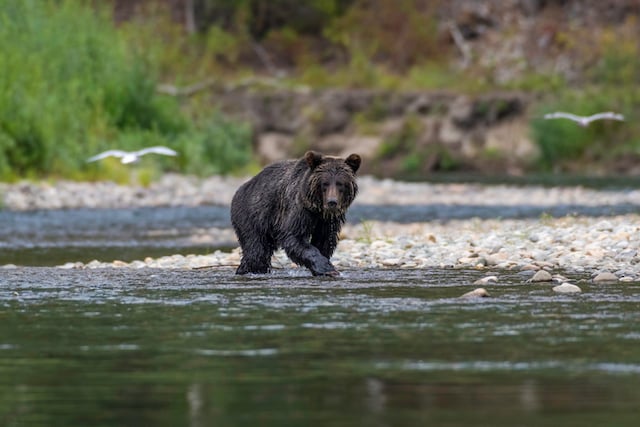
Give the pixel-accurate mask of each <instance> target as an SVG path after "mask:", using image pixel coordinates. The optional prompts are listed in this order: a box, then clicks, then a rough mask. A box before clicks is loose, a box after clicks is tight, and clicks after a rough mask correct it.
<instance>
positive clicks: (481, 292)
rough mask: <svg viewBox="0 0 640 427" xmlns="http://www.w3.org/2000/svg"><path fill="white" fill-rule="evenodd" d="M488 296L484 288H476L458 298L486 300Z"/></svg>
mask: <svg viewBox="0 0 640 427" xmlns="http://www.w3.org/2000/svg"><path fill="white" fill-rule="evenodd" d="M488 296H489V292H487V290H486V289H485V288H477V289H474V290H472V291H470V292H467V293H466V294H463V295H462V296H460V298H486V297H488Z"/></svg>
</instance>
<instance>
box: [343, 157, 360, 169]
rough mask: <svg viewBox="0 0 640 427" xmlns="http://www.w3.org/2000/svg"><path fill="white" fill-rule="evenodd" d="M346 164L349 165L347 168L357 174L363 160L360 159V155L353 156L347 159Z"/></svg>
mask: <svg viewBox="0 0 640 427" xmlns="http://www.w3.org/2000/svg"><path fill="white" fill-rule="evenodd" d="M344 162H345V163H346V164H347V166H349V167H350V168H351V170H352V171H353V173H356V172H357V171H358V169H359V168H360V162H362V159H361V158H360V156H359V155H357V154H352V155H350V156H349V157H347V159H346V160H345V161H344Z"/></svg>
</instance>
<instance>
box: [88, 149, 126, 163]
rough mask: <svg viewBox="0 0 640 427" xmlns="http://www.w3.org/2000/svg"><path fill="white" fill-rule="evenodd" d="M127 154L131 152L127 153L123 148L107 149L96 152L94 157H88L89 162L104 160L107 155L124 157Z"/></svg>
mask: <svg viewBox="0 0 640 427" xmlns="http://www.w3.org/2000/svg"><path fill="white" fill-rule="evenodd" d="M127 154H129V153H127V152H126V151H122V150H107V151H105V152H103V153H100V154H96V155H95V156H93V157H89V158H88V159H87V162H95V161H96V160H102V159H104V158H106V157H124V156H126V155H127Z"/></svg>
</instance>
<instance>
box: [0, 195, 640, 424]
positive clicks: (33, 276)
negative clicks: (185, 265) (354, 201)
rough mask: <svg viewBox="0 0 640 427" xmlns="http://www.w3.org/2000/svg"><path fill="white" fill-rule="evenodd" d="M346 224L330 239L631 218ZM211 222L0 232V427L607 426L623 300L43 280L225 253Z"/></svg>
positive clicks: (173, 277)
mask: <svg viewBox="0 0 640 427" xmlns="http://www.w3.org/2000/svg"><path fill="white" fill-rule="evenodd" d="M542 209H543V208H540V207H536V206H515V207H514V206H512V207H509V206H484V207H483V206H439V205H416V206H404V207H402V208H399V207H397V206H394V207H391V206H389V207H385V206H366V205H360V206H354V208H353V209H352V210H351V211H350V212H349V220H350V221H352V222H357V221H361V220H375V219H384V220H393V221H398V222H416V221H427V220H445V219H448V218H470V217H480V218H482V217H502V218H509V217H510V218H526V217H539V216H540V215H541V214H542V213H547V214H552V215H566V214H569V213H578V214H582V215H610V214H615V213H628V212H634V211H636V210H637V206H626V205H615V206H600V207H589V206H554V207H551V208H544V210H542ZM228 228H229V218H228V208H226V207H216V206H207V207H195V208H185V207H171V208H137V209H118V210H99V209H98V210H89V209H75V210H73V209H70V210H58V211H56V210H51V211H35V212H23V213H17V212H8V211H7V212H0V265H4V264H17V265H18V267H15V268H0V425H2V426H31V425H46V426H51V425H60V426H89V425H99V426H124V425H132V426H134V425H135V426H141V425H150V426H183V425H184V426H210V425H221V426H240V425H247V426H256V425H259V426H287V425H296V426H297V425H305V426H326V425H331V426H354V425H356V426H359V425H361V426H409V425H420V426H423V425H450V426H454V425H465V426H466V425H476V426H477V425H486V426H515V425H518V426H539V425H543V424H544V425H559V424H562V425H563V426H580V427H583V426H585V425H588V426H624V425H634V426H635V425H637V420H638V408H639V407H640V406H639V405H640V326H638V325H640V292H638V291H639V290H640V284H639V283H620V284H610V285H594V284H592V283H591V282H590V280H588V279H589V278H588V277H576V276H575V275H573V276H572V275H571V273H570V272H565V274H566V275H568V276H569V278H570V279H572V280H573V281H574V282H576V283H578V284H579V285H580V287H581V288H582V289H583V293H581V294H578V295H561V294H556V293H555V292H553V291H552V290H551V287H552V286H553V285H552V284H550V283H544V284H531V283H527V282H526V280H525V279H526V278H525V277H523V276H521V275H519V274H518V273H517V272H507V271H499V272H495V273H496V274H498V276H499V282H498V283H497V284H491V285H487V286H486V287H487V289H488V290H489V292H490V294H491V297H489V298H482V299H461V298H459V297H460V296H461V295H462V294H464V293H465V292H468V291H470V290H472V289H474V288H475V287H476V286H475V285H473V282H474V281H475V280H477V279H478V278H480V277H482V276H484V275H486V272H482V271H475V270H468V271H467V270H452V269H436V270H392V269H376V270H345V271H343V272H342V273H343V274H342V276H341V277H340V278H337V279H329V278H314V277H311V276H310V274H309V273H308V272H307V271H306V270H304V269H296V270H287V269H280V270H276V271H275V272H274V273H273V274H270V275H266V276H253V277H238V276H235V275H234V274H233V270H231V269H229V268H222V269H203V270H154V269H148V268H146V269H139V270H137V269H130V268H120V269H115V268H114V269H112V268H108V269H96V270H90V269H60V268H53V267H51V266H53V265H58V264H63V263H65V262H69V261H83V262H87V261H90V260H92V259H99V260H102V261H110V260H113V259H121V260H124V261H130V260H133V259H143V258H144V257H146V256H160V255H168V254H175V253H183V254H187V253H206V252H208V251H212V250H214V249H225V248H227V249H228V248H231V247H235V246H236V245H237V243H236V242H235V240H234V239H233V235H232V234H229V233H227V234H222V236H228V237H227V238H226V240H225V238H219V239H217V240H215V239H214V240H213V241H205V242H202V241H198V240H197V239H196V240H194V238H193V236H194V235H201V234H205V235H206V234H209V233H211V232H212V230H227V231H229V230H228Z"/></svg>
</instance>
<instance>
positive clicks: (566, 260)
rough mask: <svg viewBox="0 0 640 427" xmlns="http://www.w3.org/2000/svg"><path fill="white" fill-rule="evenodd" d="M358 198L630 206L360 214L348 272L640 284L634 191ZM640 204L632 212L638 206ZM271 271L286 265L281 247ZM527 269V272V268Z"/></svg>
mask: <svg viewBox="0 0 640 427" xmlns="http://www.w3.org/2000/svg"><path fill="white" fill-rule="evenodd" d="M246 179H247V178H235V177H219V176H215V177H210V178H207V179H198V178H194V177H189V176H181V175H172V174H169V175H166V176H164V177H163V178H162V179H161V180H159V181H157V182H155V183H153V184H151V185H150V186H148V187H137V186H121V185H116V184H114V183H111V182H96V183H79V182H66V181H58V182H54V183H48V182H39V183H27V182H25V183H18V184H0V197H1V198H2V201H3V204H2V206H3V208H4V209H9V210H14V211H28V210H36V209H67V208H126V207H140V206H176V205H185V206H199V205H220V206H226V205H228V204H229V203H230V200H231V197H232V196H233V193H234V192H235V190H236V189H237V188H238V186H240V185H241V184H242V183H243V182H244V181H245V180H246ZM359 184H360V190H361V191H360V193H359V195H358V197H357V199H356V203H358V204H366V205H385V206H388V205H420V204H434V205H443V206H449V207H451V206H453V207H455V206H460V207H464V206H469V205H473V206H496V205H499V206H519V205H527V206H539V207H541V208H545V209H550V210H551V209H553V208H554V207H556V206H559V205H576V206H577V205H579V206H608V207H615V206H626V207H631V212H629V213H624V214H612V215H598V216H588V215H580V214H578V215H571V214H570V215H563V216H561V217H554V216H551V215H540V216H539V217H535V218H522V219H514V218H506V219H505V218H502V219H501V218H499V217H497V218H475V217H474V218H468V219H437V220H432V221H424V222H412V223H397V222H390V221H384V220H379V219H376V220H370V221H368V220H365V221H362V222H360V223H357V224H351V223H350V224H347V225H346V226H345V227H344V229H343V233H342V236H341V241H340V243H339V245H338V249H337V251H336V253H335V254H334V257H333V258H332V262H333V263H334V264H335V265H336V267H337V268H338V269H345V270H348V269H354V268H410V269H429V268H442V267H445V268H477V269H487V270H488V271H490V270H518V271H523V272H529V271H530V272H535V271H536V270H540V269H546V270H554V269H558V270H564V271H570V272H575V273H586V274H591V275H592V276H594V277H596V276H597V275H599V274H600V273H603V272H609V273H613V274H614V275H615V278H616V279H617V280H621V281H629V282H632V281H640V257H639V256H638V249H639V248H640V233H639V230H640V221H639V219H640V217H639V215H638V213H637V212H640V190H637V189H622V190H597V189H591V188H586V187H580V186H573V187H553V188H547V187H542V186H513V185H484V184H459V183H456V184H433V183H407V182H399V181H393V180H378V179H375V178H372V177H368V176H365V177H361V178H360V179H359ZM636 207H637V208H638V209H635V208H636ZM239 259H240V252H239V250H238V249H236V250H233V251H231V252H221V251H216V252H214V253H212V254H208V255H188V256H183V255H173V256H167V257H161V258H157V259H152V258H147V259H144V260H138V261H133V262H130V263H126V262H122V261H118V260H114V261H112V262H109V263H102V262H98V261H92V262H89V263H86V264H82V263H68V264H65V265H63V266H61V267H63V268H112V267H127V268H149V267H152V268H220V269H229V271H232V269H233V268H234V266H235V265H237V264H238V262H239ZM273 265H274V267H275V268H280V267H281V268H289V267H290V266H291V262H290V261H289V260H288V259H287V257H286V256H285V254H284V253H283V252H282V251H279V252H277V253H276V255H275V256H274V261H273ZM524 274H527V273H524Z"/></svg>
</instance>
